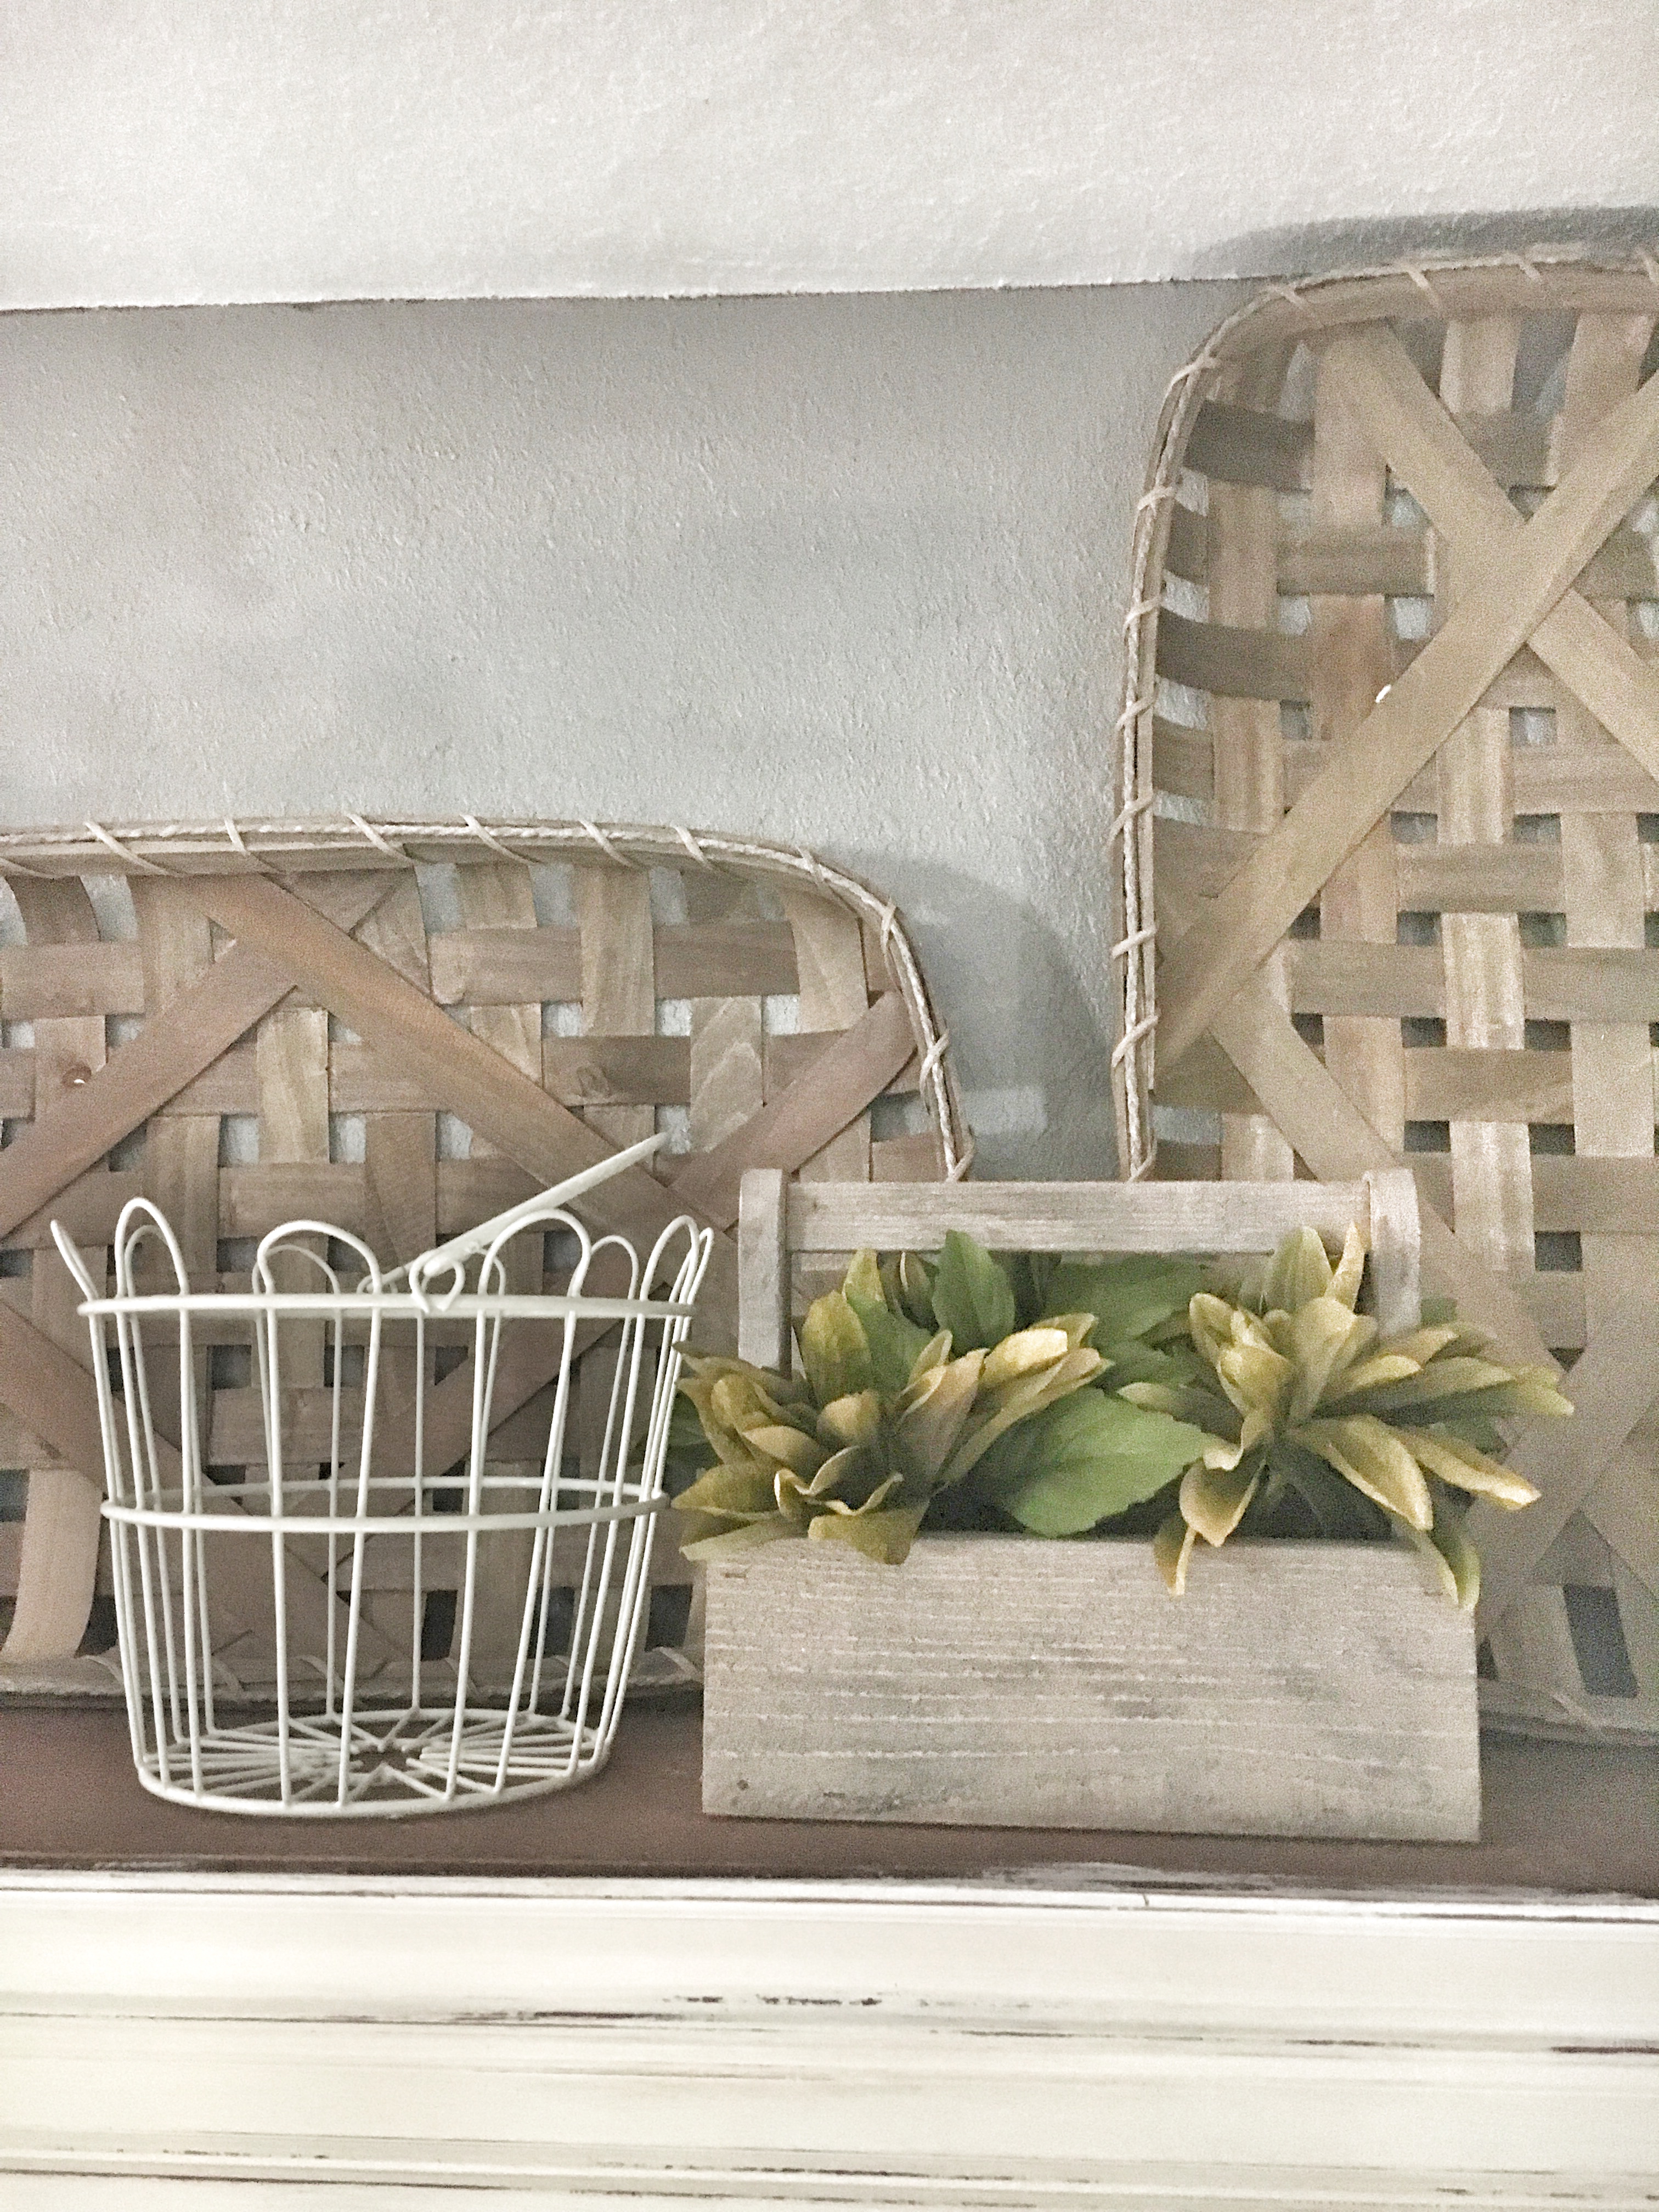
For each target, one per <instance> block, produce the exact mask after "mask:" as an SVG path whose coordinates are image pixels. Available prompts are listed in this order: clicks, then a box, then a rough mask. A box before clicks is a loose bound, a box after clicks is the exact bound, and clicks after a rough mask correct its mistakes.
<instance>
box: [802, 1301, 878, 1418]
mask: <svg viewBox="0 0 1659 2212" xmlns="http://www.w3.org/2000/svg"><path fill="white" fill-rule="evenodd" d="M800 1359H801V1365H802V1366H803V1367H804V1368H805V1370H806V1379H807V1381H808V1383H811V1388H812V1395H813V1397H814V1398H815V1399H816V1401H817V1403H818V1404H819V1405H820V1406H829V1405H832V1404H833V1403H834V1402H835V1401H836V1399H837V1398H854V1397H856V1396H857V1395H858V1394H859V1393H860V1391H861V1390H868V1389H871V1388H872V1385H873V1383H874V1380H875V1376H874V1373H873V1370H872V1361H871V1358H870V1340H869V1338H868V1337H867V1336H866V1334H865V1333H864V1324H863V1322H861V1321H860V1319H859V1317H858V1316H857V1315H856V1314H855V1313H854V1310H853V1309H852V1307H851V1306H850V1305H848V1303H847V1300H846V1299H845V1297H842V1293H841V1292H840V1291H830V1292H829V1295H828V1296H827V1297H822V1298H814V1299H813V1301H812V1303H811V1305H810V1306H809V1307H808V1308H807V1310H806V1318H805V1321H804V1322H802V1323H801V1325H800Z"/></svg>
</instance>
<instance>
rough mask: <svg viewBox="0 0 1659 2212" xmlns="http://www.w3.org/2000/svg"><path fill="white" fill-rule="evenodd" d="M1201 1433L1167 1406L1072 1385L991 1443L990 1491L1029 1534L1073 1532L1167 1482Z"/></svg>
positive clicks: (1202, 1440)
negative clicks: (1153, 1407) (1161, 1409)
mask: <svg viewBox="0 0 1659 2212" xmlns="http://www.w3.org/2000/svg"><path fill="white" fill-rule="evenodd" d="M1207 1441H1208V1439H1207V1438H1206V1436H1205V1433H1204V1431H1203V1430H1201V1429H1195V1428H1191V1427H1189V1426H1188V1424H1187V1423H1186V1422H1184V1421H1176V1420H1171V1419H1170V1416H1169V1415H1168V1414H1167V1413H1149V1412H1147V1411H1146V1409H1145V1407H1140V1406H1132V1405H1130V1404H1129V1402H1128V1401H1127V1399H1123V1398H1110V1397H1108V1396H1107V1395H1105V1393H1104V1392H1103V1391H1100V1390H1079V1391H1078V1392H1076V1393H1075V1394H1074V1395H1073V1396H1071V1397H1069V1398H1064V1399H1062V1400H1061V1401H1060V1403H1059V1404H1058V1405H1057V1406H1051V1407H1048V1410H1047V1412H1045V1413H1039V1414H1037V1415H1036V1416H1035V1417H1034V1418H1033V1419H1030V1421H1028V1422H1026V1423H1025V1424H1024V1425H1023V1426H1022V1427H1020V1428H1018V1429H1016V1430H1014V1431H1012V1433H1011V1434H1010V1435H1008V1436H1006V1437H1003V1438H1002V1439H1001V1440H1000V1443H998V1444H997V1445H996V1446H995V1447H994V1449H995V1451H996V1453H997V1455H998V1462H999V1463H998V1469H997V1472H998V1475H999V1478H1000V1479H999V1480H998V1481H997V1484H996V1488H995V1492H994V1495H995V1497H996V1501H997V1503H998V1504H999V1505H1000V1506H1001V1508H1002V1509H1003V1510H1004V1511H1005V1512H1006V1513H1007V1514H1009V1515H1010V1516H1012V1518H1013V1519H1014V1520H1016V1521H1018V1522H1019V1523H1020V1525H1021V1527H1022V1528H1029V1529H1030V1531H1031V1532H1032V1534H1034V1535H1038V1536H1075V1535H1080V1534H1082V1532H1083V1531H1084V1530H1085V1528H1095V1527H1097V1525H1098V1524H1099V1523H1100V1522H1103V1521H1109V1520H1110V1519H1112V1518H1113V1516H1115V1515H1116V1514H1119V1513H1122V1512H1126V1511H1127V1510H1128V1508H1129V1507H1130V1506H1131V1505H1137V1504H1139V1503H1140V1502H1141V1500H1142V1499H1143V1498H1151V1497H1152V1496H1153V1495H1154V1493H1155V1492H1158V1491H1160V1490H1162V1489H1164V1487H1165V1486H1167V1485H1168V1484H1170V1483H1171V1482H1173V1481H1174V1480H1175V1479H1176V1476H1177V1475H1179V1474H1182V1471H1183V1470H1184V1469H1185V1468H1188V1467H1190V1466H1191V1465H1192V1463H1193V1462H1194V1460H1195V1459H1197V1458H1198V1456H1199V1455H1200V1453H1201V1452H1202V1450H1203V1449H1204V1446H1205V1444H1206V1442H1207ZM987 1464H988V1455H987Z"/></svg>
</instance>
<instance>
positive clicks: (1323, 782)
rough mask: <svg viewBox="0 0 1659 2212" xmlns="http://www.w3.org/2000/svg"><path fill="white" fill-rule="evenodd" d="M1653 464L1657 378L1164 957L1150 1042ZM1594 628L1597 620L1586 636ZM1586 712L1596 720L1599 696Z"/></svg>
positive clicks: (1267, 913) (1173, 1026)
mask: <svg viewBox="0 0 1659 2212" xmlns="http://www.w3.org/2000/svg"><path fill="white" fill-rule="evenodd" d="M1340 343H1344V344H1347V343H1353V342H1352V341H1349V340H1344V341H1341V342H1340ZM1656 471H1659V380H1652V381H1650V383H1649V384H1648V385H1647V386H1644V388H1643V389H1642V391H1640V392H1638V393H1637V394H1636V395H1635V396H1634V398H1632V399H1631V400H1629V401H1627V402H1626V404H1625V405H1624V406H1622V407H1619V408H1615V409H1614V410H1613V412H1612V413H1611V414H1609V415H1607V416H1604V417H1603V418H1602V420H1601V422H1599V423H1598V424H1597V425H1596V426H1595V430H1594V432H1593V433H1591V435H1589V438H1588V439H1587V440H1586V441H1585V443H1584V445H1583V447H1582V448H1581V450H1580V453H1579V456H1578V459H1577V463H1576V465H1575V466H1574V468H1573V469H1572V471H1571V473H1570V474H1569V475H1568V477H1566V479H1565V481H1564V482H1563V483H1561V484H1560V485H1559V487H1558V489H1556V490H1555V491H1553V493H1552V494H1551V495H1549V497H1548V499H1547V501H1545V503H1544V505H1543V506H1542V507H1541V508H1540V509H1539V510H1538V512H1537V513H1536V514H1534V516H1533V518H1532V519H1531V520H1530V521H1528V522H1526V523H1524V524H1522V526H1521V530H1520V533H1519V535H1518V536H1517V537H1516V539H1515V541H1514V544H1513V545H1512V546H1507V547H1504V548H1503V549H1502V550H1501V553H1500V554H1498V555H1494V556H1488V558H1487V559H1486V560H1485V561H1484V562H1480V561H1477V562H1475V564H1474V573H1473V574H1472V575H1471V579H1470V586H1469V589H1468V592H1467V593H1466V594H1465V595H1464V596H1463V597H1462V598H1461V599H1460V601H1459V604H1458V605H1457V606H1456V608H1455V611H1453V612H1452V613H1451V614H1450V615H1449V617H1448V619H1447V620H1446V622H1445V623H1444V624H1443V627H1442V628H1441V629H1440V630H1439V632H1438V633H1437V635H1436V636H1435V637H1434V638H1433V639H1432V640H1431V641H1430V643H1429V644H1428V645H1427V646H1425V648H1424V649H1423V651H1422V652H1421V653H1419V655H1418V656H1417V657H1416V659H1414V660H1413V661H1412V663H1411V665H1409V666H1408V667H1407V669H1406V670H1405V671H1403V673H1402V674H1401V676H1400V677H1399V678H1397V679H1396V681H1395V684H1394V685H1393V687H1392V688H1391V690H1389V692H1388V694H1387V695H1386V696H1384V697H1383V699H1382V700H1381V701H1379V702H1377V704H1376V706H1374V707H1373V708H1372V709H1371V712H1370V714H1369V715H1368V716H1367V717H1366V719H1365V720H1364V723H1363V724H1362V725H1361V726H1360V727H1359V729H1358V731H1356V732H1355V733H1354V734H1353V736H1352V738H1351V739H1350V740H1349V742H1348V743H1347V744H1343V745H1340V746H1336V747H1334V748H1333V749H1332V759H1331V761H1330V763H1328V766H1327V767H1326V769H1324V771H1323V773H1322V775H1320V776H1319V777H1318V778H1317V779H1316V781H1315V782H1314V783H1313V784H1311V785H1310V787H1308V789H1307V790H1305V791H1304V793H1302V795H1301V797H1300V798H1299V799H1297V802H1296V804H1295V805H1293V806H1292V807H1291V811H1290V812H1289V813H1288V814H1287V815H1286V816H1285V819H1284V822H1283V823H1282V824H1281V825H1280V826H1279V828H1278V829H1275V830H1274V831H1273V833H1272V834H1271V835H1270V836H1268V837H1267V838H1265V839H1264V840H1263V842H1262V843H1261V845H1260V846H1259V847H1258V848H1256V849H1255V851H1254V852H1252V853H1251V854H1250V855H1249V858H1248V859H1247V860H1245V862H1244V863H1243V866H1242V867H1241V868H1240V869H1239V871H1238V872H1237V875H1236V876H1235V877H1233V878H1231V881H1230V882H1229V883H1228V884H1227V885H1226V887H1225V890H1223V891H1222V892H1221V893H1220V894H1219V896H1218V898H1217V900H1216V903H1215V907H1214V909H1213V910H1212V912H1211V914H1210V915H1208V916H1206V921H1205V923H1204V925H1203V927H1200V928H1199V929H1196V930H1194V931H1192V932H1189V933H1188V936H1187V938H1186V939H1184V940H1183V941H1182V943H1181V944H1180V945H1177V946H1176V947H1175V949H1174V950H1173V951H1171V952H1170V954H1169V955H1168V956H1167V957H1166V960H1165V963H1164V978H1163V982H1162V986H1161V989H1162V994H1163V1003H1164V1012H1163V1020H1162V1024H1161V1027H1160V1031H1159V1048H1160V1050H1161V1051H1163V1052H1166V1053H1167V1054H1168V1055H1169V1057H1170V1059H1171V1060H1174V1059H1177V1058H1179V1056H1180V1054H1181V1053H1182V1051H1183V1050H1184V1049H1185V1048H1186V1046H1187V1045H1188V1044H1189V1043H1190V1042H1192V1041H1193V1039H1194V1037H1196V1036H1200V1035H1201V1034H1202V1032H1203V1031H1204V1030H1206V1029H1207V1028H1208V1027H1210V1026H1211V1025H1212V1020H1213V1018H1214V1016H1215V1015H1216V1013H1217V1012H1218V1011H1219V1010H1220V1008H1221V1007H1222V1006H1225V1003H1226V1001H1227V1000H1228V999H1229V998H1230V997H1231V996H1232V995H1233V994H1234V993H1235V992H1237V989H1238V988H1239V987H1240V986H1241V984H1242V983H1243V980H1244V978H1245V977H1246V976H1247V975H1249V973H1250V972H1251V971H1252V970H1253V969H1255V967H1257V966H1258V965H1259V964H1260V963H1261V960H1262V959H1263V958H1264V957H1266V955H1267V951H1269V950H1270V949H1271V948H1272V946H1273V944H1274V943H1276V942H1277V941H1278V940H1279V939H1281V938H1282V937H1284V936H1285V933H1287V932H1288V930H1289V929H1290V927H1291V923H1292V922H1293V921H1295V919H1296V917H1297V915H1298V914H1299V913H1301V912H1302V910H1303V908H1304V907H1305V906H1306V905H1307V904H1308V902H1309V901H1310V899H1311V898H1313V897H1315V896H1316V895H1317V893H1318V891H1319V890H1320V888H1321V886H1322V884H1323V883H1324V882H1325V881H1326V880H1327V879H1328V877H1329V876H1330V875H1331V873H1332V872H1333V871H1334V869H1335V868H1336V867H1338V866H1340V863H1341V862H1342V861H1343V860H1346V857H1347V855H1348V854H1350V853H1351V852H1352V850H1353V849H1354V848H1355V847H1356V846H1357V845H1358V843H1359V842H1360V841H1361V840H1362V839H1363V838H1364V836H1366V834H1367V833H1368V832H1369V831H1370V828H1371V826H1372V825H1373V823H1376V821H1377V820H1378V819H1379V817H1381V816H1382V815H1383V812H1384V811H1386V810H1387V809H1388V807H1389V805H1391V804H1392V802H1393V801H1394V799H1395V798H1396V797H1397V795H1398V794H1399V793H1400V792H1401V790H1403V789H1404V787H1405V786H1406V785H1407V783H1409V781H1411V779H1412V778H1413V776H1414V775H1416V774H1417V773H1418V771H1419V769H1422V768H1423V767H1424V766H1425V763H1427V762H1428V760H1429V759H1430V757H1431V756H1432V754H1433V753H1434V752H1436V751H1437V750H1438V748H1439V746H1440V744H1442V743H1443V741H1444V739H1445V738H1446V736H1447V734H1448V733H1449V731H1450V730H1452V729H1453V728H1455V726H1457V724H1458V723H1459V722H1461V721H1462V720H1463V719H1464V717H1465V716H1466V715H1467V714H1468V713H1469V712H1470V710H1471V709H1472V708H1474V707H1475V705H1476V704H1477V703H1478V702H1479V701H1480V697H1481V695H1482V693H1483V692H1484V691H1485V690H1486V687H1487V685H1488V684H1490V683H1491V682H1492V678H1494V677H1495V676H1496V675H1497V674H1498V671H1500V670H1501V669H1502V668H1503V667H1504V665H1505V664H1506V663H1507V662H1508V661H1509V660H1510V659H1511V657H1512V656H1513V655H1514V654H1515V653H1516V651H1517V650H1518V649H1519V648H1520V647H1522V645H1524V644H1525V643H1526V642H1527V641H1528V638H1529V637H1530V636H1531V635H1532V633H1533V632H1534V630H1535V629H1538V628H1539V626H1540V625H1541V623H1542V622H1543V620H1544V618H1545V617H1547V615H1548V613H1549V611H1550V610H1551V609H1552V608H1553V607H1554V606H1555V605H1556V603H1557V601H1558V600H1559V599H1561V598H1562V596H1563V594H1564V593H1565V592H1566V591H1567V589H1568V587H1569V586H1571V582H1572V580H1573V579H1574V577H1575V576H1576V575H1577V574H1578V573H1579V572H1580V571H1581V570H1582V569H1583V567H1584V564H1585V563H1586V562H1587V561H1588V560H1589V558H1590V556H1591V555H1592V554H1593V553H1594V552H1595V550H1597V548H1598V547H1599V546H1600V545H1601V543H1602V542H1603V540H1604V539H1605V538H1607V535H1608V534H1609V532H1611V531H1612V530H1613V527H1614V526H1616V525H1617V524H1618V523H1619V522H1620V521H1621V520H1623V518H1624V515H1625V513H1626V510H1627V509H1628V507H1630V505H1631V504H1632V501H1634V499H1635V498H1636V497H1637V495H1638V494H1639V493H1640V492H1641V491H1642V490H1644V489H1645V488H1646V486H1647V484H1648V483H1650V482H1651V480H1652V478H1653V477H1654V475H1655V473H1656ZM1517 519H1518V518H1517ZM1594 619H1595V618H1594V617H1591V620H1592V621H1594ZM1603 629H1605V625H1604V624H1601V623H1595V632H1596V635H1598V637H1599V635H1600V633H1601V631H1602V630H1603ZM1642 672H1643V675H1644V678H1645V676H1646V671H1645V670H1644V671H1642ZM1597 711H1598V713H1599V714H1601V718H1602V719H1603V720H1607V702H1601V704H1599V705H1598V707H1597Z"/></svg>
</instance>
